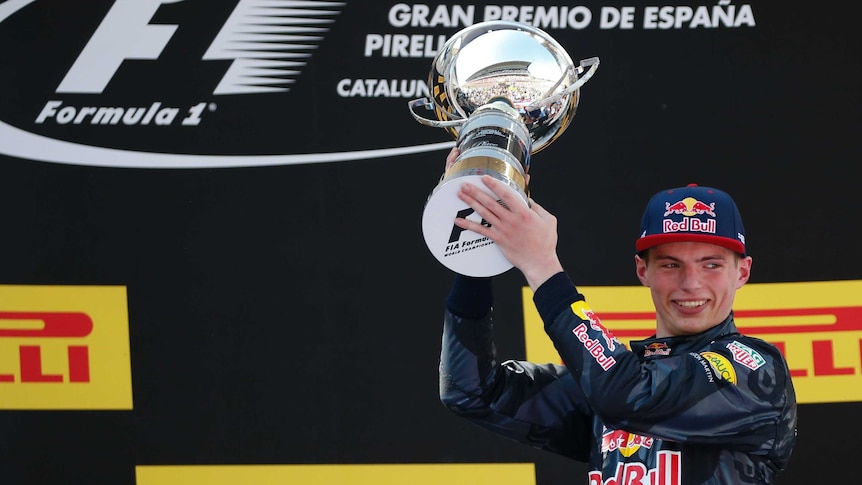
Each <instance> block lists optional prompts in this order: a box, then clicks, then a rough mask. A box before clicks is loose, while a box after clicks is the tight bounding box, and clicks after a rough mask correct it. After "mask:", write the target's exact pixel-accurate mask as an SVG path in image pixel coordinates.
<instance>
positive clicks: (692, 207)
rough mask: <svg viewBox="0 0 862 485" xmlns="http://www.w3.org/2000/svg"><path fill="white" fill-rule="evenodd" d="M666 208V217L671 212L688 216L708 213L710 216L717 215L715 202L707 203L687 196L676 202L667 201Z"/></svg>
mask: <svg viewBox="0 0 862 485" xmlns="http://www.w3.org/2000/svg"><path fill="white" fill-rule="evenodd" d="M664 208H665V212H664V216H665V217H667V216H669V215H671V214H682V215H684V216H686V217H691V216H699V215H701V214H707V215H709V216H712V217H715V202H710V203H709V204H706V203H705V202H701V201H699V200H697V199H695V198H694V197H686V198H685V199H682V200H681V201H679V202H676V203H674V204H671V203H670V202H665V203H664Z"/></svg>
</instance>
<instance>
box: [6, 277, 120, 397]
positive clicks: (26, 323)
mask: <svg viewBox="0 0 862 485" xmlns="http://www.w3.org/2000/svg"><path fill="white" fill-rule="evenodd" d="M0 409H88V410H91V409H92V410H96V409H132V370H131V357H130V353H129V316H128V308H127V302H126V288H125V287H123V286H25V285H0Z"/></svg>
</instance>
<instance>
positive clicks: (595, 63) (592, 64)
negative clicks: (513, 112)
mask: <svg viewBox="0 0 862 485" xmlns="http://www.w3.org/2000/svg"><path fill="white" fill-rule="evenodd" d="M587 67H589V70H587V73H586V74H584V75H583V76H582V77H581V78H579V79H578V80H577V81H575V82H574V83H573V84H572V85H571V86H569V87H567V88H566V89H564V90H562V91H560V92H559V93H557V94H555V95H553V96H548V97H547V98H543V99H541V100H540V101H537V102H535V103H533V104H531V105H530V106H529V107H528V108H527V109H532V108H535V107H538V106H542V105H545V104H548V103H549V102H554V101H556V100H558V99H560V98H562V97H563V96H568V95H570V94H572V93H574V92H575V91H577V90H578V89H580V88H581V86H583V85H584V84H586V83H587V81H589V80H590V78H591V77H593V74H595V73H596V69H598V68H599V58H598V57H590V58H588V59H582V60H581V64H580V65H579V66H578V67H577V71H578V74H582V73H583V72H584V70H585V69H586V68H587ZM563 79H565V75H563V77H561V78H560V80H559V81H557V82H556V83H554V85H553V86H551V88H550V89H548V92H551V91H553V90H554V89H556V88H557V86H559V85H560V83H561V82H563Z"/></svg>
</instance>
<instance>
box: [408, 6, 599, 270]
mask: <svg viewBox="0 0 862 485" xmlns="http://www.w3.org/2000/svg"><path fill="white" fill-rule="evenodd" d="M598 65H599V59H598V58H597V57H593V58H589V59H585V60H582V61H581V62H580V65H578V66H575V65H574V63H573V62H572V59H571V58H570V57H569V54H568V53H567V52H566V50H565V49H564V48H563V47H562V46H561V45H560V44H559V43H558V42H557V41H556V40H554V39H553V38H552V37H551V36H550V35H548V34H547V33H545V32H544V31H542V30H540V29H538V28H536V27H533V26H530V25H526V24H522V23H518V22H510V21H488V22H480V23H477V24H474V25H472V26H469V27H466V28H464V29H463V30H461V31H459V32H457V33H455V34H454V35H453V36H452V37H450V38H449V39H448V40H447V41H446V43H445V44H444V45H443V47H442V48H441V49H440V51H439V52H438V53H437V55H436V57H435V58H434V60H433V62H432V65H431V72H430V73H429V76H428V92H429V94H430V98H420V99H415V100H412V101H410V102H409V108H410V112H411V114H412V115H413V117H414V118H415V119H416V120H417V121H418V122H420V123H421V124H423V125H426V126H432V127H436V128H443V129H445V130H446V131H447V132H449V133H450V134H451V135H452V136H453V137H454V138H455V140H456V142H455V145H456V146H457V147H458V149H459V152H460V153H459V155H458V158H457V159H456V160H455V162H454V163H453V164H452V165H451V166H449V167H448V168H447V169H446V171H445V172H444V174H443V177H442V178H441V179H440V181H439V182H438V184H437V186H436V187H435V188H434V189H433V191H432V192H431V194H430V196H429V197H428V200H427V202H426V204H425V209H424V211H423V216H422V231H423V235H424V237H425V243H426V244H427V246H428V249H429V250H430V251H431V253H432V254H433V255H434V257H435V258H437V260H438V261H440V262H441V263H442V264H443V265H444V266H446V267H448V268H449V269H451V270H453V271H455V272H457V273H460V274H464V275H467V276H494V275H497V274H500V273H503V272H505V271H507V270H509V269H510V268H511V267H512V264H511V263H510V262H509V261H508V260H506V258H505V257H504V256H503V254H502V253H501V252H500V250H499V249H498V248H497V247H496V245H495V244H494V242H493V241H491V240H489V239H487V238H485V237H483V236H481V235H479V234H477V233H475V232H473V231H465V230H463V229H461V228H459V227H458V226H456V225H455V222H454V221H455V218H456V217H466V218H468V219H471V220H476V222H481V223H483V224H486V223H485V221H481V218H480V217H479V215H478V214H475V213H474V211H473V209H472V208H470V206H468V205H467V204H465V203H464V202H462V201H461V200H460V199H458V196H457V194H458V191H459V190H460V188H461V185H463V184H464V183H468V182H469V183H472V184H474V185H476V186H477V187H479V188H481V189H482V190H485V191H486V192H488V193H489V194H491V192H490V190H489V189H487V188H486V187H485V185H484V184H483V183H482V182H481V180H480V179H481V177H482V176H483V175H490V176H492V177H494V178H496V179H497V180H499V181H501V182H503V183H504V184H505V185H506V186H507V187H508V188H509V189H511V190H513V191H515V192H516V193H517V194H518V195H519V199H520V200H521V201H523V203H524V204H527V205H528V204H529V195H528V194H529V189H528V187H527V174H528V173H529V169H530V157H531V155H532V154H534V153H537V152H539V151H541V150H542V149H543V148H545V147H546V146H548V145H549V144H550V143H551V142H553V141H554V140H555V139H557V138H558V137H559V136H560V135H561V134H562V133H563V131H565V129H566V128H567V127H568V126H569V124H570V123H571V120H572V117H573V116H574V115H575V111H576V109H577V106H578V102H579V99H580V87H581V86H582V85H583V84H584V83H586V82H587V81H588V80H589V79H590V78H591V77H592V75H593V74H594V72H595V70H596V68H598ZM579 75H581V77H580V78H579ZM422 109H424V110H425V111H426V112H433V115H434V118H429V117H425V116H420V115H419V113H418V112H419V111H421V110H422ZM492 195H493V194H492Z"/></svg>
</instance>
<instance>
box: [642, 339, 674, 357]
mask: <svg viewBox="0 0 862 485" xmlns="http://www.w3.org/2000/svg"><path fill="white" fill-rule="evenodd" d="M653 355H670V347H668V346H667V344H666V343H664V342H653V343H651V344H649V345H647V346H646V347H645V348H644V357H652V356H653Z"/></svg>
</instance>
